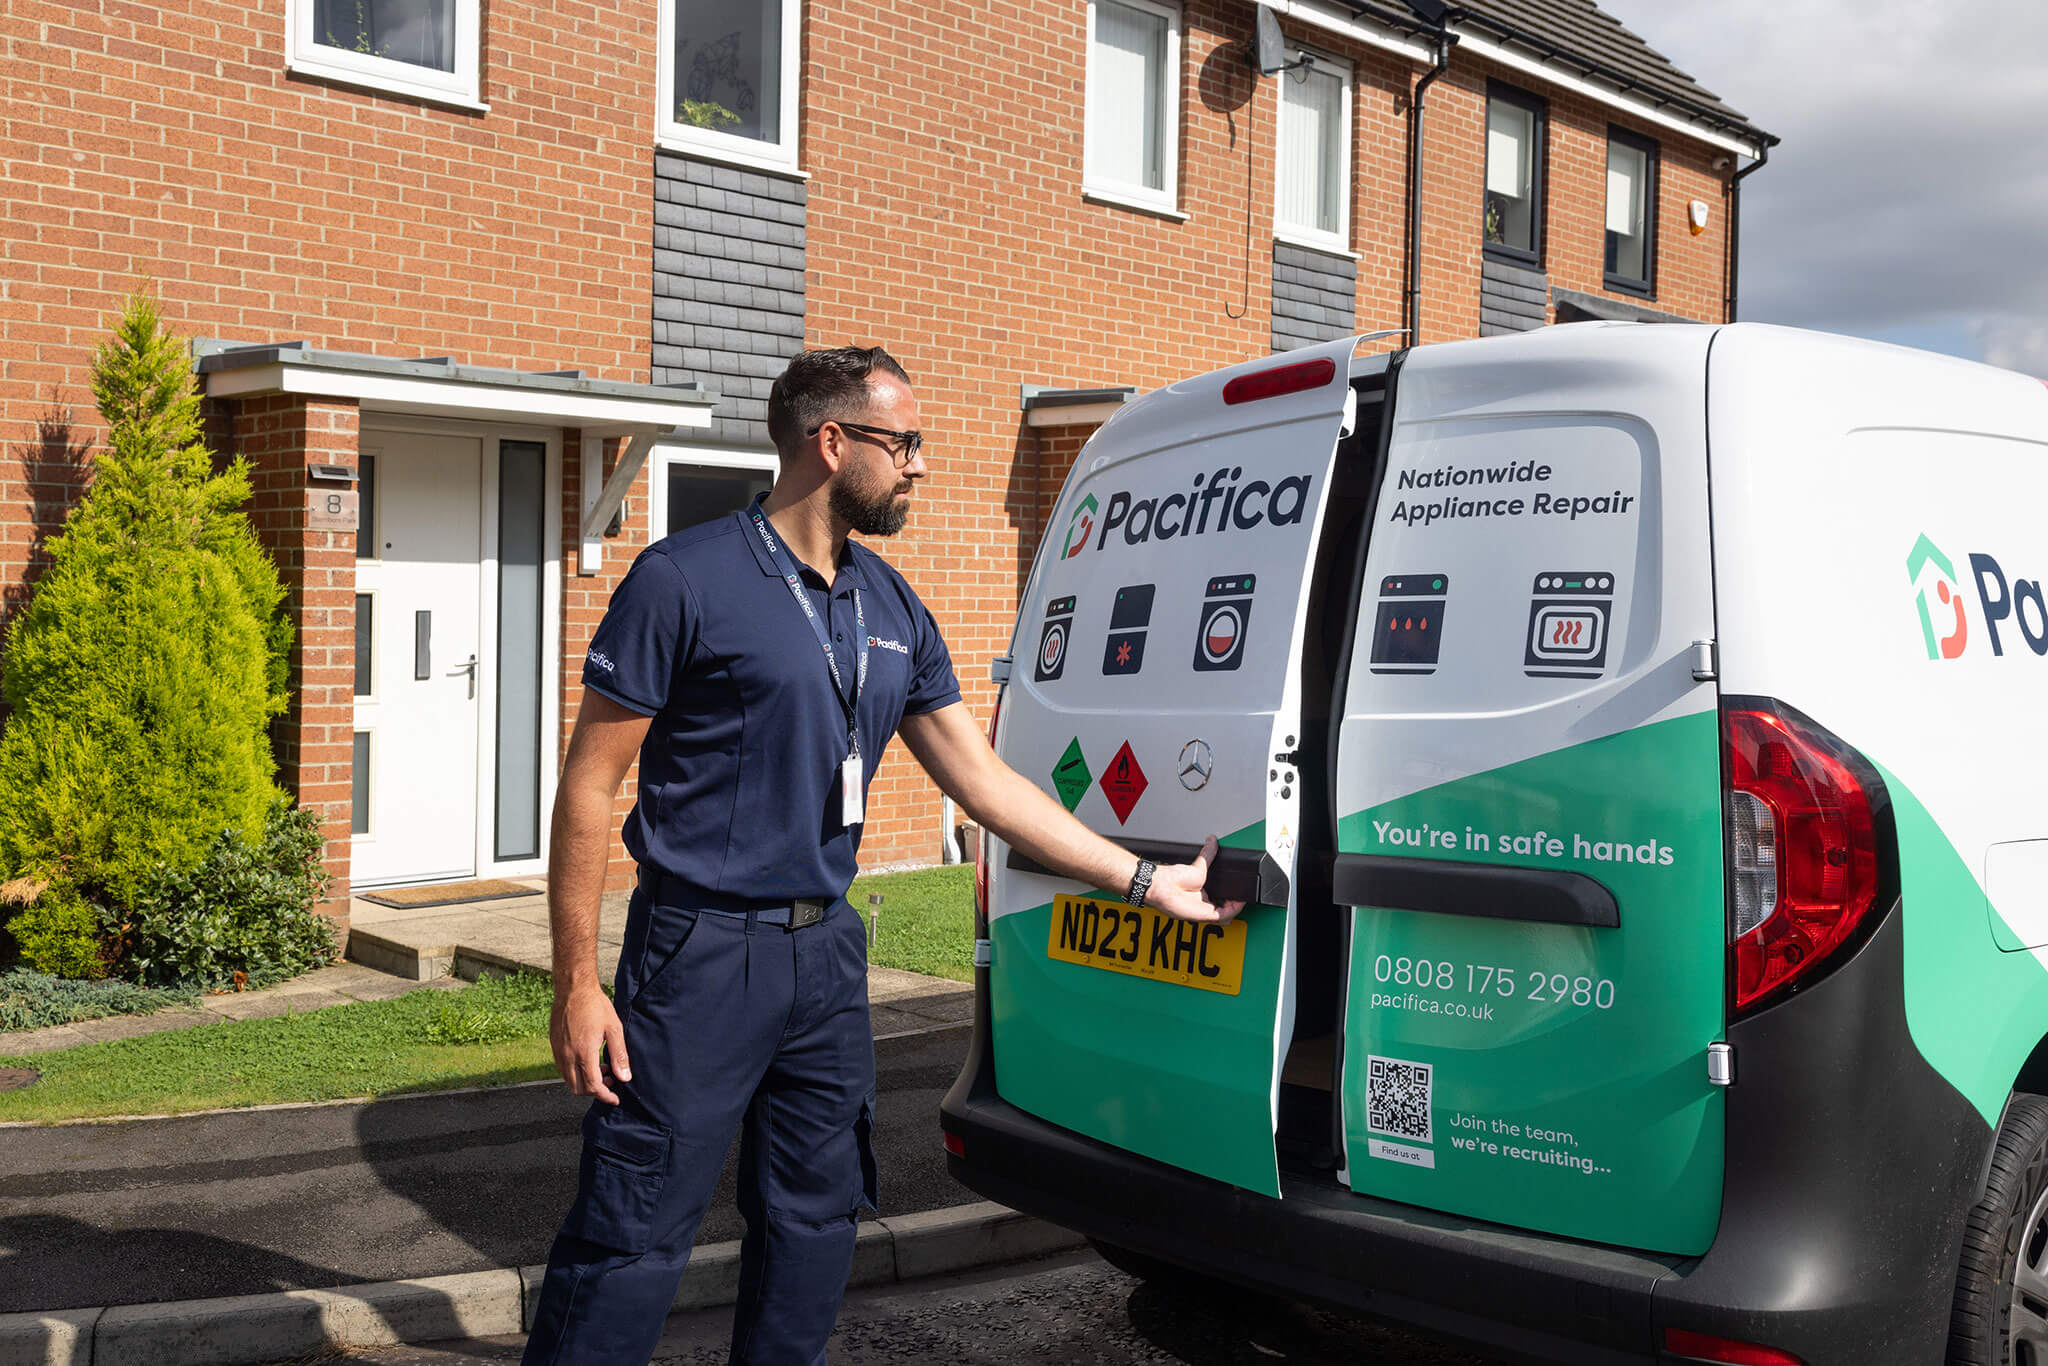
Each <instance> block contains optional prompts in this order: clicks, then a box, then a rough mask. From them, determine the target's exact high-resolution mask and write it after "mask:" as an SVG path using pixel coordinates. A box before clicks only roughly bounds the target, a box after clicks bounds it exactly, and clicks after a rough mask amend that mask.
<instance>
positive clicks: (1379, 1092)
mask: <svg viewBox="0 0 2048 1366" xmlns="http://www.w3.org/2000/svg"><path fill="white" fill-rule="evenodd" d="M1434 1075H1435V1073H1434V1070H1433V1069H1432V1068H1431V1067H1430V1065H1429V1064H1428V1063H1426V1062H1402V1061H1401V1060H1400V1059H1398V1058H1379V1057H1371V1056H1368V1057H1367V1058H1366V1060H1365V1127H1366V1128H1368V1129H1370V1130H1372V1131H1373V1132H1374V1133H1378V1134H1389V1135H1391V1136H1393V1137H1395V1138H1405V1139H1407V1140H1408V1141H1409V1142H1411V1143H1429V1142H1432V1141H1433V1139H1432V1131H1431V1128H1430V1120H1429V1102H1430V1083H1431V1080H1432V1078H1433V1077H1434Z"/></svg>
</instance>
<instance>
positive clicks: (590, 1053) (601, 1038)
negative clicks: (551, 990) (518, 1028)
mask: <svg viewBox="0 0 2048 1366" xmlns="http://www.w3.org/2000/svg"><path fill="white" fill-rule="evenodd" d="M548 1043H549V1045H550V1046H551V1047H552V1048H553V1049H554V1051H555V1070H556V1071H558V1072H560V1073H561V1074H562V1080H563V1081H566V1082H568V1083H569V1090H570V1092H571V1093H572V1094H574V1095H579V1096H596V1097H597V1098H598V1099H599V1100H601V1101H603V1102H604V1103H605V1104H607V1105H617V1104H618V1103H619V1098H618V1096H617V1095H616V1094H615V1093H614V1092H613V1091H612V1088H611V1082H612V1081H614V1080H618V1081H631V1080H633V1065H632V1063H631V1062H629V1061H628V1060H627V1058H626V1027H625V1026H624V1025H622V1024H620V1023H619V1013H618V1012H617V1011H616V1010H614V1009H612V1003H611V998H609V997H608V996H606V995H605V994H604V991H603V989H602V988H600V987H596V986H587V987H572V988H570V990H569V991H568V992H567V993H563V992H556V993H555V1007H554V1009H553V1011H551V1012H550V1013H549V1016H548Z"/></svg>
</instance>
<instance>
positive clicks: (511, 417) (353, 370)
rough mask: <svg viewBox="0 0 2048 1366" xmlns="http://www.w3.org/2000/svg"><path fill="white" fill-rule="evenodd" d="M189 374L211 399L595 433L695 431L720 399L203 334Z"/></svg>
mask: <svg viewBox="0 0 2048 1366" xmlns="http://www.w3.org/2000/svg"><path fill="white" fill-rule="evenodd" d="M192 360H193V368H194V369H195V370H197V371H198V374H199V377H200V381H201V383H202V384H203V385H204V386H205V389H206V392H207V394H208V395H209V396H211V397H215V398H241V397H247V396H251V395H256V394H275V393H289V394H309V395H319V396H322V397H328V398H353V399H355V400H356V401H357V402H358V403H360V404H361V405H362V407H363V408H364V409H365V410H366V411H371V412H388V413H410V414H415V415H427V416H435V417H454V418H472V419H479V420H487V421H496V422H518V423H527V424H539V425H545V426H561V427H581V428H586V429H601V430H605V431H609V432H612V433H615V434H625V433H627V432H636V433H637V432H667V431H671V430H676V429H683V430H702V429H704V428H707V427H709V426H710V425H711V409H712V406H713V405H714V404H716V403H717V402H718V395H717V394H716V393H714V392H712V391H711V390H709V389H706V388H704V387H703V386H702V385H699V384H694V383H693V384H635V383H631V382H628V381H623V380H608V379H591V378H590V377H589V376H587V375H585V374H584V373H583V372H582V371H581V370H505V369H499V368H497V367H495V366H483V365H464V364H461V363H459V362H458V361H456V359H455V358H454V357H452V356H422V357H401V356H378V355H371V354H368V353H366V352H361V351H322V350H318V349H315V348H314V347H312V346H310V345H308V344H307V343H306V342H303V341H279V342H261V343H255V344H250V343H244V342H231V341H220V340H217V339H214V338H202V339H200V340H199V341H196V342H194V343H193V345H192Z"/></svg>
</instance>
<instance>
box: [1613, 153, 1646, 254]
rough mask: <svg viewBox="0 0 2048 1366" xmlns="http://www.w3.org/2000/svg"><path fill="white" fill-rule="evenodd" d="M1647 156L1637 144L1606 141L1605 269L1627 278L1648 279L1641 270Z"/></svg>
mask: <svg viewBox="0 0 2048 1366" xmlns="http://www.w3.org/2000/svg"><path fill="white" fill-rule="evenodd" d="M1649 179H1650V158H1649V156H1648V154H1646V153H1645V152H1644V151H1643V150H1642V149H1641V148H1640V147H1630V146H1628V145H1627V144H1626V143H1620V142H1609V143H1608V144H1607V272H1608V273H1609V274H1610V275H1621V276H1626V277H1627V278H1629V279H1631V280H1642V279H1646V278H1648V272H1647V271H1646V270H1645V269H1644V265H1645V261H1644V247H1645V246H1646V245H1647V242H1646V234H1645V233H1644V231H1643V229H1644V226H1645V225H1644V222H1643V210H1644V199H1645V196H1646V195H1647V192H1648V189H1649Z"/></svg>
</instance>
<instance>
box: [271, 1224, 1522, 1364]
mask: <svg viewBox="0 0 2048 1366" xmlns="http://www.w3.org/2000/svg"><path fill="white" fill-rule="evenodd" d="M731 1323H732V1313H731V1311H730V1310H729V1309H711V1310H705V1311H704V1312H702V1313H696V1314H678V1315H676V1316H674V1317H673V1318H671V1319H670V1320H669V1322H668V1330H667V1332H666V1333H665V1334H664V1335H663V1337H662V1341H661V1346H660V1347H659V1348H657V1349H656V1351H655V1356H654V1361H655V1362H656V1363H658V1364H659V1366H724V1363H725V1360H726V1347H727V1341H728V1334H729V1332H730V1331H731ZM521 1342H522V1339H520V1338H516V1337H506V1338H491V1339H486V1340H482V1341H473V1342H464V1343H448V1344H442V1345H440V1346H427V1347H399V1348H392V1349H389V1350H386V1351H380V1352H363V1353H356V1354H346V1355H341V1356H335V1357H329V1358H324V1359H323V1360H322V1364H321V1366H338V1363H342V1362H359V1363H363V1366H370V1364H371V1363H375V1366H485V1364H486V1363H489V1364H490V1366H499V1364H500V1363H506V1362H515V1361H517V1360H518V1359H519V1352H520V1344H521ZM828 1355H829V1357H830V1359H831V1361H832V1363H833V1366H884V1363H887V1366H1006V1364H1007V1363H1017V1362H1030V1363H1034V1364H1035V1363H1054V1364H1057V1366H1064V1364H1065V1363H1075V1364H1076V1366H1078V1364H1079V1363H1084V1362H1085V1363H1089V1366H1277V1364H1278V1363H1283V1362H1284V1363H1291V1366H1500V1359H1499V1358H1497V1357H1492V1356H1485V1355H1474V1354H1473V1353H1471V1352H1469V1351H1467V1350H1465V1349H1463V1348H1461V1347H1458V1346H1456V1345H1454V1344H1450V1343H1447V1342H1444V1341H1441V1340H1439V1339H1435V1338H1431V1337H1425V1336H1423V1335H1422V1334H1419V1333H1414V1332H1409V1331H1407V1330H1404V1329H1399V1328H1393V1327H1389V1326H1386V1325H1383V1324H1379V1323H1375V1322H1373V1321H1371V1320H1369V1319H1363V1318H1357V1317H1354V1316H1351V1315H1346V1314H1337V1313H1331V1312H1328V1311H1324V1310H1320V1309H1313V1308H1310V1307H1308V1306H1306V1305H1300V1304H1293V1303H1288V1302H1286V1301H1280V1300H1271V1299H1266V1298H1263V1297H1261V1296H1256V1295H1252V1294H1249V1293H1247V1292H1243V1291H1237V1290H1229V1289H1225V1290H1213V1289H1210V1290H1201V1289H1198V1290H1196V1291H1194V1292H1192V1293H1190V1292H1186V1291H1180V1290H1175V1289H1166V1288H1161V1287H1158V1286H1152V1285H1145V1284H1141V1283H1140V1282H1138V1281H1134V1280H1132V1279H1131V1278H1130V1277H1129V1276H1126V1275H1124V1274H1123V1273H1122V1272H1121V1271H1118V1270H1116V1269H1115V1268H1114V1267H1112V1266H1110V1265H1109V1264H1108V1263H1106V1262H1104V1261H1103V1260H1102V1259H1101V1258H1099V1257H1097V1256H1095V1255H1094V1254H1092V1253H1085V1252H1084V1253H1074V1254H1070V1255H1068V1256H1064V1257H1058V1258H1053V1259H1050V1260H1047V1261H1039V1262H1025V1263H1022V1264H1019V1265H1014V1266H1009V1267H996V1268H991V1269H988V1270H986V1271H981V1272H975V1273H969V1274H967V1275H962V1276H953V1277H947V1278H944V1279H940V1280H932V1281H923V1282H914V1283H911V1284H908V1285H892V1286H886V1287H879V1288H876V1289H872V1290H857V1291H854V1292H853V1293H851V1294H849V1295H848V1296H847V1297H846V1304H845V1306H844V1307H843V1308H842V1309H841V1310H840V1314H839V1330H838V1332H837V1333H836V1334H834V1336H833V1339H832V1344H831V1347H830V1348H829V1349H828ZM280 1366H282V1363H281V1364H280Z"/></svg>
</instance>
